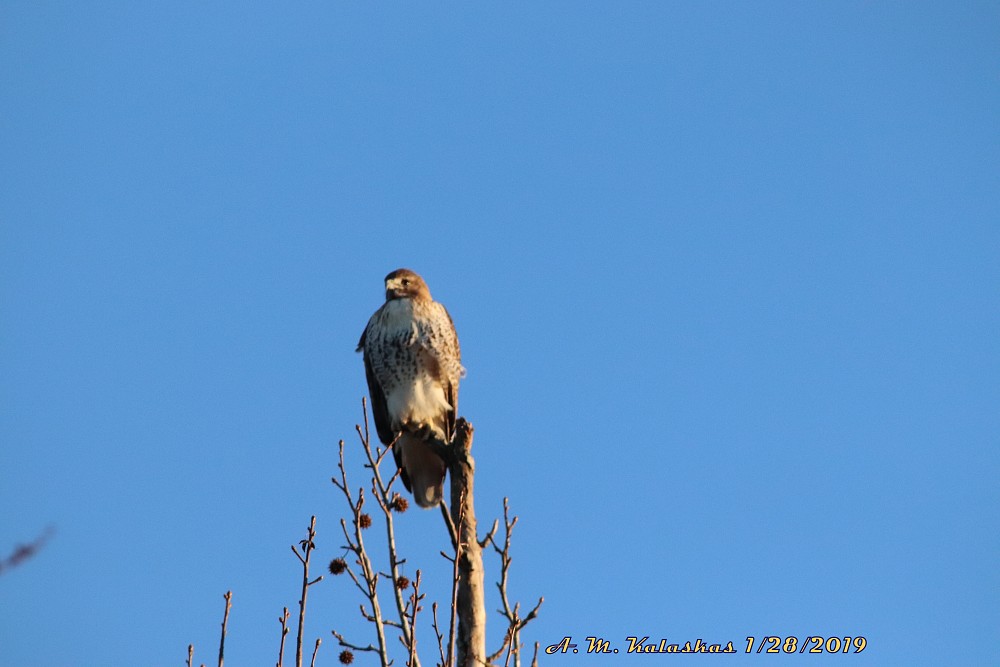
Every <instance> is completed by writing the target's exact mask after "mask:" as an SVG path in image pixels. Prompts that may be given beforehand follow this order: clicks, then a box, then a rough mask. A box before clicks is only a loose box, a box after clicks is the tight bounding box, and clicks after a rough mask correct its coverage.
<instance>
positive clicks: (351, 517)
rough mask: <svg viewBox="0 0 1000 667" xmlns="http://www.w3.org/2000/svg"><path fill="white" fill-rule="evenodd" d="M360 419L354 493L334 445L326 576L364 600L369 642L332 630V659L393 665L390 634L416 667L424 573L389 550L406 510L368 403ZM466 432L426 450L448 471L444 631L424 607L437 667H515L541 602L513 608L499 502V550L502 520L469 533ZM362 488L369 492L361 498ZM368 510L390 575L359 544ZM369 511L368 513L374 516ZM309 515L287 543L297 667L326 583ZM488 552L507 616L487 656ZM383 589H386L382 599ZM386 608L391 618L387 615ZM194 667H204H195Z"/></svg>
mask: <svg viewBox="0 0 1000 667" xmlns="http://www.w3.org/2000/svg"><path fill="white" fill-rule="evenodd" d="M362 410H363V413H364V421H363V425H359V426H357V427H356V428H355V430H356V431H357V435H358V439H359V441H360V444H361V448H362V450H363V452H364V455H365V459H366V463H365V464H364V467H365V468H366V469H367V470H368V472H369V474H370V478H369V480H368V481H369V482H370V483H369V484H368V485H367V487H366V486H360V487H357V490H356V491H353V490H352V489H353V487H351V485H350V482H349V480H348V474H347V467H346V465H345V463H344V449H345V445H344V441H343V440H341V441H340V443H339V451H338V454H339V456H338V463H337V469H338V475H337V476H335V477H333V478H332V479H331V481H332V482H333V484H334V486H336V487H337V489H338V490H339V491H340V492H341V494H342V495H343V497H344V500H345V502H346V504H347V509H348V512H347V518H344V519H341V521H340V527H341V531H342V533H343V536H344V540H345V544H344V545H343V549H344V557H340V558H334V559H333V560H332V561H330V565H329V569H330V573H331V574H334V575H340V574H344V573H347V575H348V577H349V578H350V580H351V581H352V582H353V584H354V587H355V588H356V589H357V590H358V591H359V592H360V593H361V595H362V598H363V599H364V602H363V603H362V604H361V605H359V610H360V613H361V616H362V618H363V619H364V620H365V621H366V622H368V623H370V624H371V625H372V626H373V629H374V634H375V639H374V642H369V643H367V644H365V643H364V642H358V643H355V642H352V641H349V640H348V639H347V638H346V637H345V636H344V635H343V634H341V633H340V632H338V631H337V630H333V631H332V633H333V636H334V637H336V639H337V641H338V642H339V644H340V646H341V647H342V649H343V650H342V651H341V653H340V654H339V656H338V658H339V662H340V663H341V664H351V663H352V662H353V661H354V652H362V653H374V654H376V655H377V656H378V658H379V664H381V665H382V667H389V665H391V664H392V663H393V659H392V658H391V657H390V654H391V653H392V651H391V647H392V645H393V642H391V641H390V639H389V635H392V634H395V636H396V639H397V640H398V641H399V643H400V645H401V646H402V648H403V650H404V651H405V655H406V662H405V664H406V665H407V667H420V664H421V663H420V657H419V654H418V651H417V636H416V628H417V619H418V616H419V614H420V612H421V611H423V610H424V605H423V602H424V598H425V593H423V592H422V591H421V585H422V577H421V571H420V570H419V569H418V570H416V574H415V576H414V578H413V580H412V581H411V580H410V578H409V577H407V576H406V575H404V574H403V565H405V563H406V560H405V559H404V558H401V557H400V555H399V552H398V551H397V548H396V531H395V525H394V520H395V515H397V514H401V513H403V512H405V511H406V510H407V508H408V506H409V501H408V500H407V498H405V497H404V496H402V495H401V494H399V493H397V492H394V491H393V485H394V484H395V482H396V480H397V479H398V478H399V474H400V472H399V470H394V472H393V474H392V475H390V476H388V478H387V477H385V476H383V474H382V471H381V470H380V466H381V464H382V462H383V460H384V459H385V457H386V455H387V454H388V453H389V452H390V451H391V449H392V446H391V445H390V446H388V447H384V448H383V447H382V446H381V445H379V444H375V446H373V444H372V440H371V437H370V433H369V427H368V411H367V404H366V403H365V402H363V403H362ZM472 435H473V429H472V426H471V425H470V424H469V423H468V422H467V421H465V420H464V419H459V420H458V423H457V424H456V429H455V436H454V438H452V441H451V442H449V443H445V442H441V441H433V442H430V443H429V445H430V446H431V448H432V449H433V450H434V452H435V453H436V454H437V455H438V456H440V457H441V459H442V460H443V461H444V462H445V465H446V467H447V469H448V475H449V478H450V480H451V505H450V508H449V507H447V506H445V504H444V503H442V504H441V510H442V516H443V518H444V523H445V527H446V529H447V533H448V537H449V539H450V542H451V546H452V550H451V553H450V554H449V553H446V552H444V551H442V552H441V555H442V556H443V557H444V558H445V559H446V560H447V561H448V562H449V563H450V564H451V584H452V589H451V599H450V600H449V604H448V611H447V618H446V619H442V620H444V621H445V622H446V623H447V625H446V626H445V625H442V623H440V622H439V617H438V611H439V607H438V603H437V602H435V603H433V604H432V606H431V614H432V615H431V622H430V626H431V630H432V631H433V633H434V637H435V639H436V642H437V650H438V660H437V664H438V665H439V666H440V667H478V666H480V665H500V664H502V665H504V667H510V666H511V665H513V666H514V667H520V665H521V654H522V650H523V648H524V646H523V644H522V643H521V630H523V629H524V627H525V626H526V625H527V624H528V623H529V622H530V621H532V620H533V619H535V618H536V617H537V616H538V611H539V609H540V607H541V605H542V602H543V598H539V599H538V603H537V604H535V606H534V607H533V608H532V609H531V610H530V611H529V612H528V613H527V614H524V615H523V616H522V615H521V606H520V603H514V604H513V605H512V604H511V602H510V597H509V595H508V581H509V574H510V565H511V561H512V558H511V535H512V533H513V530H514V526H516V525H517V521H518V519H517V517H516V516H513V517H512V516H511V514H510V507H509V502H508V499H507V498H504V505H503V521H504V523H503V525H504V533H503V540H502V542H500V541H498V538H497V531H498V528H499V525H500V524H499V521H494V522H493V526H492V528H491V529H490V530H489V532H488V533H487V534H486V535H485V536H484V537H483V538H482V539H479V537H478V535H477V532H476V515H475V503H474V484H473V482H474V475H475V462H474V461H473V459H472V456H471V453H470V450H471V447H472ZM366 488H367V490H366ZM372 503H374V505H375V507H376V510H377V513H378V514H380V515H381V517H382V523H383V525H384V528H385V540H386V547H387V555H386V557H387V559H388V563H387V567H386V568H385V569H380V568H379V567H377V566H376V565H375V563H374V562H373V561H372V558H371V556H370V555H369V551H368V548H367V547H366V545H365V533H366V531H367V530H368V529H369V528H371V526H372V523H373V522H372V516H371V514H369V511H368V508H370V507H371V505H372ZM373 513H374V512H373ZM315 538H316V517H315V516H313V517H312V518H311V520H310V522H309V527H308V528H307V532H306V537H305V538H304V539H302V540H300V541H299V543H298V546H296V545H292V547H291V548H292V552H293V553H294V554H295V556H296V558H297V559H298V560H299V563H300V565H301V566H302V585H301V594H300V598H299V616H298V632H297V635H296V649H295V667H302V664H303V658H304V654H303V639H304V634H305V618H306V601H307V598H308V593H309V588H310V587H312V586H313V585H315V584H317V583H319V582H320V581H321V580H322V579H323V577H322V576H319V577H316V578H314V579H313V578H310V574H309V570H310V565H311V557H312V553H313V551H314V550H315V549H316V543H315ZM488 546H492V548H493V551H494V552H495V553H496V554H497V555H498V556H499V559H500V578H499V581H497V582H496V586H497V590H498V592H499V596H500V606H501V608H500V609H499V610H498V612H499V613H500V614H501V615H502V616H503V617H504V619H505V621H506V624H507V627H506V630H505V632H504V638H503V642H502V644H501V646H500V648H499V649H498V650H497V651H496V652H494V653H493V654H490V655H487V653H486V646H485V645H486V612H485V601H484V600H485V591H484V587H483V560H482V550H483V549H485V548H486V547H488ZM386 589H388V591H386ZM386 595H388V596H390V597H391V606H389V607H383V604H382V601H383V599H384V596H386ZM224 597H225V600H226V607H225V612H224V614H223V619H222V634H221V637H220V640H219V661H218V665H219V667H223V657H224V649H225V641H226V631H227V625H228V621H229V611H230V608H231V607H232V591H228V592H227V593H226V594H225V596H224ZM388 609H392V611H388ZM289 620H290V614H289V611H288V607H285V608H284V610H283V612H282V615H281V616H279V617H278V622H279V623H280V625H281V637H280V642H279V647H278V661H277V663H276V665H277V667H283V663H284V653H285V639H286V637H287V635H288V633H289V631H290V629H291V628H290V627H289ZM321 644H322V641H321V640H320V639H317V640H316V643H315V645H314V647H313V650H312V657H311V660H310V662H309V667H315V665H316V657H317V654H318V652H319V647H320V645H321ZM534 649H535V651H534V656H533V658H532V663H531V664H532V667H537V661H538V643H537V642H536V643H535V645H534ZM193 660H194V646H193V645H189V646H188V656H187V666H188V667H194V665H193ZM201 667H204V665H202V666H201Z"/></svg>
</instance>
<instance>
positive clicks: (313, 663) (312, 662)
mask: <svg viewBox="0 0 1000 667" xmlns="http://www.w3.org/2000/svg"><path fill="white" fill-rule="evenodd" d="M322 643H323V640H322V639H320V638H319V637H317V638H316V647H315V648H313V657H312V660H310V661H309V667H316V654H317V653H319V645H320V644H322Z"/></svg>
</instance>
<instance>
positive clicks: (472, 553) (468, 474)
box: [445, 419, 486, 667]
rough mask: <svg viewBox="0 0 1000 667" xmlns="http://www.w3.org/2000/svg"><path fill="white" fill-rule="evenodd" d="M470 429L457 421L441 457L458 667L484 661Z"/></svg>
mask: <svg viewBox="0 0 1000 667" xmlns="http://www.w3.org/2000/svg"><path fill="white" fill-rule="evenodd" d="M472 432H473V429H472V426H471V425H470V424H469V422H467V421H465V420H464V419H461V420H459V422H458V424H457V425H456V432H455V437H454V438H453V439H452V442H451V447H449V448H448V450H449V451H448V455H447V456H446V458H445V461H447V463H448V473H449V476H450V477H451V520H452V523H453V524H454V526H455V530H456V533H457V539H458V544H459V548H458V549H457V554H458V596H457V597H458V599H457V615H458V637H457V639H456V642H455V643H456V657H457V660H456V664H457V665H458V667H475V666H477V665H484V664H486V600H485V592H484V590H483V554H482V548H481V547H480V545H479V537H478V535H477V533H476V508H475V501H474V498H475V494H474V491H475V489H474V482H475V472H476V463H475V461H474V460H473V458H472V454H471V453H470V450H471V449H472Z"/></svg>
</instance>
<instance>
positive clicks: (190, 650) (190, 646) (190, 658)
mask: <svg viewBox="0 0 1000 667" xmlns="http://www.w3.org/2000/svg"><path fill="white" fill-rule="evenodd" d="M193 660H194V644H188V659H187V667H192V665H191V662H192V661H193Z"/></svg>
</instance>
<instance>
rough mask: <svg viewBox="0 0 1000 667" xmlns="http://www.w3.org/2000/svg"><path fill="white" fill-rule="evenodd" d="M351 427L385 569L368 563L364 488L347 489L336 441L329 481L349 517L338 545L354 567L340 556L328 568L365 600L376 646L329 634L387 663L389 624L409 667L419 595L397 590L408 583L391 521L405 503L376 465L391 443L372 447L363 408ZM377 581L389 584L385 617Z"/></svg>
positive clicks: (413, 666) (415, 664)
mask: <svg viewBox="0 0 1000 667" xmlns="http://www.w3.org/2000/svg"><path fill="white" fill-rule="evenodd" d="M355 430H356V431H357V434H358V438H359V440H360V442H361V447H362V449H363V450H364V453H365V457H366V459H367V463H365V468H367V469H368V470H370V471H371V479H370V482H371V486H370V489H371V497H372V498H374V500H375V504H376V505H377V506H378V511H379V513H380V514H381V515H382V518H383V523H384V525H385V535H386V543H387V546H388V559H389V568H388V570H389V571H388V572H380V571H378V570H377V569H376V568H375V566H374V565H373V564H372V561H371V558H370V557H369V555H368V551H367V549H366V547H365V541H364V535H363V531H364V530H366V529H367V528H369V527H370V526H371V524H372V519H371V515H369V514H368V513H366V512H365V511H364V509H365V502H366V496H365V490H364V487H359V488H358V491H357V497H356V498H355V497H354V495H353V494H352V492H351V486H350V483H349V482H348V479H347V468H346V466H345V465H344V441H343V440H341V441H340V443H339V461H338V464H337V468H338V470H339V472H340V475H339V479H338V478H337V477H333V478H332V479H331V481H332V482H333V484H334V486H336V487H337V488H338V489H339V490H340V492H341V493H342V494H343V496H344V499H345V500H346V502H347V507H348V510H349V516H350V521H348V520H347V519H341V520H340V526H341V530H342V531H343V533H344V539H345V540H346V544H345V545H344V549H345V551H346V552H347V553H349V554H352V555H353V560H354V563H353V565H354V567H351V566H350V565H348V564H347V563H346V561H344V560H343V559H336V560H334V561H333V562H331V563H330V571H331V572H335V573H337V574H339V573H342V572H347V574H348V575H349V576H350V578H351V580H352V581H353V582H354V585H355V587H357V589H358V590H359V591H361V593H362V595H363V596H364V597H365V598H366V599H367V600H368V605H367V606H366V605H364V604H362V605H361V615H362V617H363V618H364V619H365V620H367V621H368V622H370V623H372V624H373V625H374V626H375V636H376V641H377V643H378V645H377V646H375V645H372V644H368V645H367V646H361V645H358V644H354V643H352V642H349V641H348V640H347V639H346V638H345V637H344V636H343V635H342V634H340V633H339V632H337V631H336V630H334V631H333V635H334V636H335V637H336V638H337V640H338V641H339V642H340V645H341V646H343V647H345V648H346V649H348V650H353V651H361V652H369V651H370V652H375V653H377V654H378V655H379V660H380V663H381V664H382V665H383V666H386V667H387V666H388V664H389V663H390V662H391V660H390V658H389V643H388V640H387V639H386V627H390V628H394V629H396V630H397V631H398V632H399V641H400V642H401V643H402V645H403V646H404V647H405V649H406V651H407V656H408V660H407V663H406V664H407V665H408V666H409V667H419V665H420V661H419V658H418V657H417V653H416V637H415V635H414V632H413V628H414V625H415V623H416V615H417V612H418V611H420V609H421V607H420V600H421V599H422V597H423V596H421V595H420V594H419V592H418V589H417V587H416V586H415V587H414V593H413V594H412V595H410V596H409V598H407V599H404V596H403V591H405V590H406V589H407V588H408V587H409V584H410V581H409V579H408V578H407V577H405V576H403V575H402V573H401V572H400V566H402V565H403V564H404V563H405V562H406V561H405V559H403V558H400V557H399V554H398V551H397V550H396V532H395V526H394V524H393V514H394V513H400V512H405V511H406V509H407V507H408V506H409V502H408V501H407V500H406V498H404V497H403V496H401V495H400V494H398V493H393V492H392V491H391V488H392V485H393V483H394V482H395V481H396V479H397V478H398V477H399V471H398V470H397V471H396V472H395V473H394V474H393V475H392V476H391V477H390V478H389V479H388V481H387V480H386V479H385V478H384V477H383V476H382V473H381V470H380V467H379V466H380V464H381V463H382V461H383V459H384V458H385V456H386V455H387V454H388V453H389V451H390V450H391V447H386V448H385V449H383V448H381V447H375V448H374V449H373V448H372V445H371V437H370V433H369V428H368V412H367V409H365V410H364V427H363V428H362V426H360V425H359V426H357V427H356V429H355ZM380 580H381V581H386V582H388V583H389V584H390V587H391V595H392V600H393V603H394V605H395V614H394V615H393V618H388V617H386V615H385V614H384V613H383V611H382V607H381V604H380V601H379V595H378V590H379V586H378V585H379V582H380ZM416 581H417V582H419V581H420V571H419V570H417V573H416Z"/></svg>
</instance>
